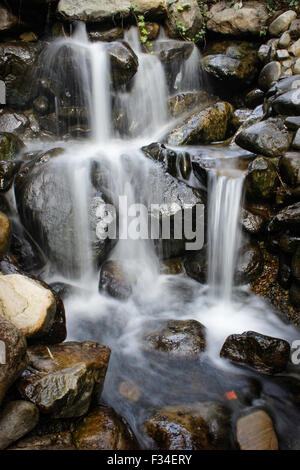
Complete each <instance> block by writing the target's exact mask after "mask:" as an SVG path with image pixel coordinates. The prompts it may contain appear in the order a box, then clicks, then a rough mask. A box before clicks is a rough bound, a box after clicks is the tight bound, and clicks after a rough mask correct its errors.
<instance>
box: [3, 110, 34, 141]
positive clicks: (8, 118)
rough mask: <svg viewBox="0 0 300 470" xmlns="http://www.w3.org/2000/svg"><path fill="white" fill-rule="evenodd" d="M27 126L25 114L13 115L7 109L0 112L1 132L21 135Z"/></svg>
mask: <svg viewBox="0 0 300 470" xmlns="http://www.w3.org/2000/svg"><path fill="white" fill-rule="evenodd" d="M28 124H29V122H28V118H27V117H26V116H25V114H20V113H14V112H13V111H9V110H8V109H6V110H5V111H4V110H0V128H1V131H2V132H6V133H11V134H18V135H22V133H23V132H24V130H25V128H26V126H27V125H28Z"/></svg>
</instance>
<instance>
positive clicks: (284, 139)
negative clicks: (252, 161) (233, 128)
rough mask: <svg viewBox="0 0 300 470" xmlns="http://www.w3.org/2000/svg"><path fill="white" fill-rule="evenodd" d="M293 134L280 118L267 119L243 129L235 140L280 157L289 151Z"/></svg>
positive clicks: (267, 154) (241, 145)
mask: <svg viewBox="0 0 300 470" xmlns="http://www.w3.org/2000/svg"><path fill="white" fill-rule="evenodd" d="M291 141H292V135H291V134H290V133H289V132H288V131H287V130H286V129H285V127H284V125H283V123H282V122H281V121H280V120H274V119H267V120H266V121H261V122H258V123H256V124H253V125H252V126H250V127H247V128H246V129H242V130H241V131H240V132H239V133H238V134H237V136H236V138H235V142H236V143H237V145H239V146H240V147H242V148H244V149H246V150H249V151H250V152H254V153H257V154H261V155H265V156H266V157H279V156H281V155H284V154H285V152H287V151H288V149H289V147H290V144H291Z"/></svg>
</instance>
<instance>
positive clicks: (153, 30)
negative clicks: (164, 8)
mask: <svg viewBox="0 0 300 470" xmlns="http://www.w3.org/2000/svg"><path fill="white" fill-rule="evenodd" d="M145 29H146V31H147V35H148V39H149V41H155V40H156V39H157V38H158V36H159V31H160V25H159V24H158V23H150V22H149V21H148V22H147V23H146V25H145Z"/></svg>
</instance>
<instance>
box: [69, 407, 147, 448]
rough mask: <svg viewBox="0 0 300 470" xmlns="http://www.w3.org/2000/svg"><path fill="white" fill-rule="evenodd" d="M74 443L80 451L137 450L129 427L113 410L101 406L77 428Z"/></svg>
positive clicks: (136, 444)
mask: <svg viewBox="0 0 300 470" xmlns="http://www.w3.org/2000/svg"><path fill="white" fill-rule="evenodd" d="M73 442H74V444H75V446H76V448H77V449H78V450H137V449H138V448H139V445H138V443H137V441H136V439H135V437H134V434H133V432H132V431H131V429H130V427H129V425H128V424H127V423H126V422H125V421H124V420H123V419H122V418H121V417H120V416H118V415H117V413H115V411H114V410H113V409H112V408H106V407H103V406H101V407H100V406H99V407H97V408H96V409H94V410H93V411H91V412H90V413H89V414H88V415H87V416H86V417H84V418H83V419H82V421H81V422H80V423H79V424H78V425H77V426H76V429H75V431H74V432H73Z"/></svg>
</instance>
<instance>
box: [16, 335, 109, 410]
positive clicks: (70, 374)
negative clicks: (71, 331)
mask: <svg viewBox="0 0 300 470" xmlns="http://www.w3.org/2000/svg"><path fill="white" fill-rule="evenodd" d="M28 355H29V367H28V368H27V369H26V371H25V372H24V373H23V374H22V377H21V379H20V381H19V386H18V388H19V391H20V393H21V394H22V396H23V397H24V398H25V399H26V400H29V401H31V402H32V403H34V404H35V405H36V406H37V407H38V408H39V410H40V411H41V412H42V413H45V414H51V415H52V416H53V417H54V418H73V417H77V416H82V415H84V414H85V413H86V412H87V411H88V409H89V406H90V403H91V398H92V393H93V391H94V389H95V387H97V391H99V393H100V391H101V390H102V386H103V382H104V379H105V375H106V370H107V366H108V361H109V356H110V350H109V348H107V347H106V346H101V345H100V344H98V343H93V342H89V341H86V342H84V343H75V342H70V343H63V344H58V345H53V346H51V347H47V346H33V347H31V348H29V349H28ZM98 388H99V390H98Z"/></svg>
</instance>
